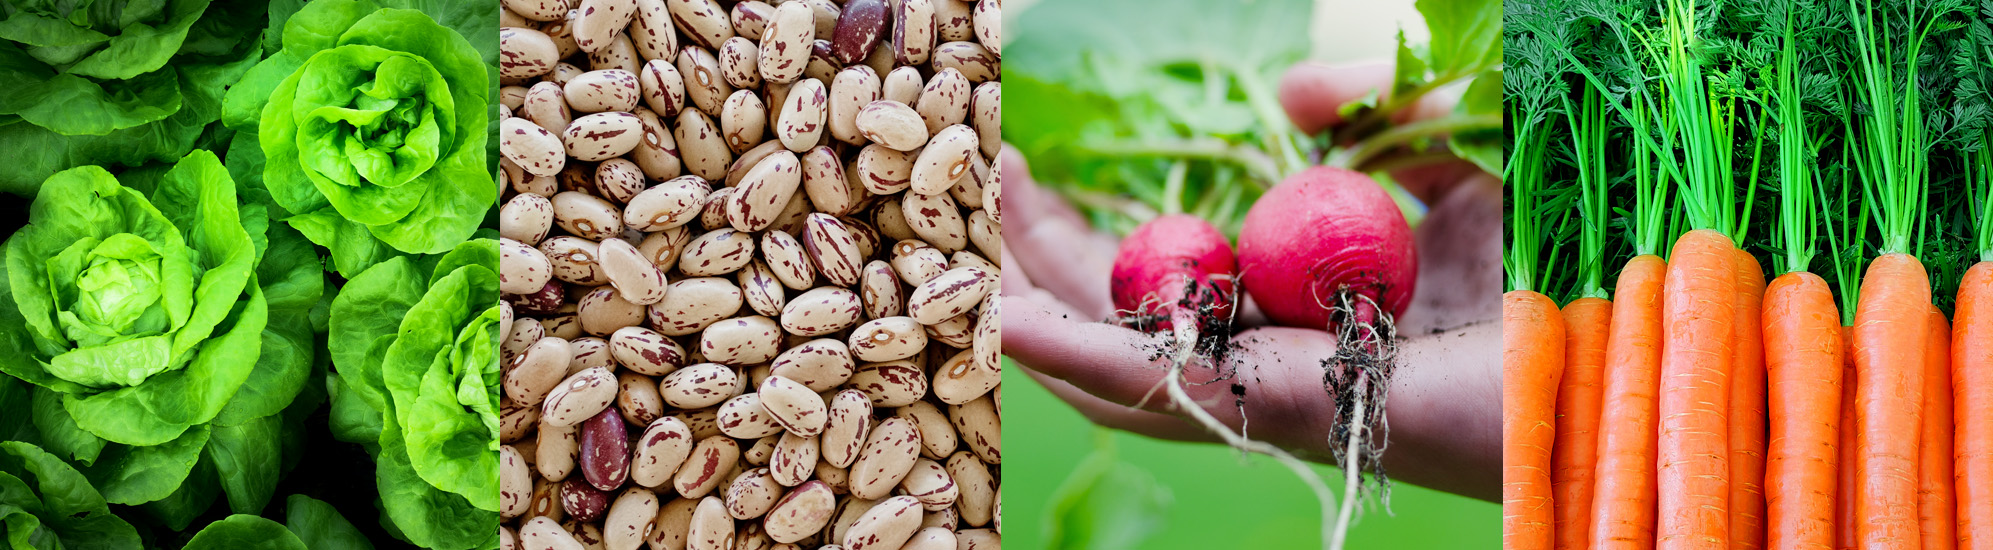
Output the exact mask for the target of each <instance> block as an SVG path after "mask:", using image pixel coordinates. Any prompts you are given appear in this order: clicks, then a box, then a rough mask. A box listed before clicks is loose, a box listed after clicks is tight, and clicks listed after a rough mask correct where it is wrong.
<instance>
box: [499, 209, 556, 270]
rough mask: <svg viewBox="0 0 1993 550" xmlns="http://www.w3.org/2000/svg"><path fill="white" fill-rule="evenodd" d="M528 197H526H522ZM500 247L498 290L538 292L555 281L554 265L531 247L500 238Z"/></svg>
mask: <svg viewBox="0 0 1993 550" xmlns="http://www.w3.org/2000/svg"><path fill="white" fill-rule="evenodd" d="M521 196H526V195H521ZM498 243H499V246H498V252H499V259H500V261H499V270H498V289H499V290H500V291H502V292H505V293H507V294H529V293H532V292H536V291H538V290H540V289H541V288H543V287H545V286H546V285H547V282H548V281H551V280H553V278H554V274H553V265H552V264H550V263H548V261H547V256H546V255H545V254H542V253H540V251H539V250H537V249H534V248H533V247H531V246H528V245H526V244H525V243H521V242H519V241H515V240H512V239H508V238H500V239H499V241H498Z"/></svg>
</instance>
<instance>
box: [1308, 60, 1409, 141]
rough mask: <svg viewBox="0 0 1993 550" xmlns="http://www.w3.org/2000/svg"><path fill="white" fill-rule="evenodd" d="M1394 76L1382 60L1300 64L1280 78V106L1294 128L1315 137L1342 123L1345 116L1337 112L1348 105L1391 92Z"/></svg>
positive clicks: (1387, 64) (1388, 65) (1389, 67)
mask: <svg viewBox="0 0 1993 550" xmlns="http://www.w3.org/2000/svg"><path fill="white" fill-rule="evenodd" d="M1391 74H1392V72H1391V65H1390V64H1389V63H1387V62H1382V61H1366V62H1362V63H1359V64H1352V65H1330V64H1326V63H1319V62H1312V61H1304V62H1301V63H1297V64H1295V65H1294V66H1293V67H1290V68H1288V69H1287V74H1285V75H1282V76H1281V78H1280V106H1281V108H1282V109H1285V110H1286V111H1287V118H1288V119H1291V120H1293V121H1294V126H1296V127H1298V128H1300V129H1301V131H1302V132H1303V133H1307V134H1315V133H1318V132H1321V131H1322V130H1323V129H1325V128H1328V127H1330V126H1335V125H1337V124H1342V115H1341V114H1340V113H1338V112H1337V111H1339V110H1341V109H1342V106H1343V105H1344V104H1347V103H1349V102H1351V101H1355V100H1357V99H1361V98H1363V97H1364V96H1366V95H1370V94H1371V93H1373V92H1374V93H1377V94H1380V95H1381V94H1383V93H1385V92H1388V91H1389V90H1390V88H1391Z"/></svg>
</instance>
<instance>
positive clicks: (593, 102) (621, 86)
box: [561, 69, 638, 113]
mask: <svg viewBox="0 0 1993 550" xmlns="http://www.w3.org/2000/svg"><path fill="white" fill-rule="evenodd" d="M637 88H638V84H637V75H635V74H633V73H631V72H629V71H624V70H621V69H610V70H604V71H589V72H585V73H581V76H577V77H574V79H573V80H569V81H567V85H566V86H562V87H561V93H562V97H565V98H566V99H567V104H568V106H569V107H570V108H573V109H574V110H576V111H580V112H584V113H600V112H603V111H628V110H631V109H635V108H637V98H638V93H637Z"/></svg>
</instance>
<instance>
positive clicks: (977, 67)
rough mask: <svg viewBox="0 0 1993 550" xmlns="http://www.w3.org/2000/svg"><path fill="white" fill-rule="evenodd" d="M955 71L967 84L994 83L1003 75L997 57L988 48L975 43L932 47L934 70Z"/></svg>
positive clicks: (957, 43)
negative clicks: (959, 72)
mask: <svg viewBox="0 0 1993 550" xmlns="http://www.w3.org/2000/svg"><path fill="white" fill-rule="evenodd" d="M943 69H955V70H958V71H962V76H966V77H969V82H973V83H976V84H981V83H984V82H990V81H994V80H996V78H997V75H999V74H1002V73H1003V68H1002V65H1001V63H999V62H998V61H997V56H996V54H994V53H990V50H989V48H985V47H983V45H982V44H978V43H975V42H949V43H946V44H942V45H940V46H935V47H934V70H937V71H939V70H943Z"/></svg>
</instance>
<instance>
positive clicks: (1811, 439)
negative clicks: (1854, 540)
mask: <svg viewBox="0 0 1993 550" xmlns="http://www.w3.org/2000/svg"><path fill="white" fill-rule="evenodd" d="M1840 318H1841V316H1840V313H1839V312H1837V311H1835V307H1834V294H1833V292H1831V291H1829V290H1828V289H1827V281H1826V280H1825V279H1821V278H1820V276H1818V275H1814V274H1812V273H1806V272H1793V273H1787V274H1785V275H1781V276H1779V278H1777V279H1774V280H1772V284H1771V287H1770V288H1767V289H1766V290H1765V306H1764V318H1763V323H1764V345H1765V367H1766V369H1767V370H1766V376H1767V379H1768V380H1769V382H1768V383H1769V386H1770V387H1771V388H1772V390H1773V391H1772V392H1771V395H1770V396H1769V402H1768V406H1769V409H1768V410H1769V412H1770V419H1771V420H1770V421H1771V441H1770V443H1769V445H1768V447H1767V449H1766V456H1765V460H1766V462H1765V505H1766V510H1765V530H1766V545H1767V547H1768V548H1779V549H1787V548H1793V549H1826V548H1834V543H1835V540H1834V524H1835V518H1836V516H1835V509H1834V496H1835V495H1834V492H1835V484H1836V481H1837V480H1836V476H1837V475H1839V471H1838V470H1837V469H1836V468H1837V467H1838V465H1839V462H1840V455H1839V452H1838V450H1837V448H1838V447H1839V446H1840V442H1841V425H1840V420H1841V393H1842V392H1841V374H1842V370H1843V368H1844V367H1843V366H1842V365H1843V363H1845V362H1846V358H1845V356H1846V355H1847V353H1846V347H1845V346H1844V344H1843V343H1842V341H1841V328H1842V327H1841V323H1840Z"/></svg>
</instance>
